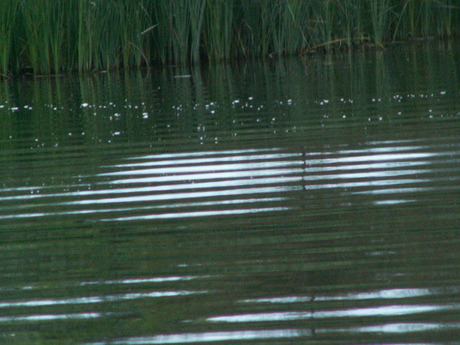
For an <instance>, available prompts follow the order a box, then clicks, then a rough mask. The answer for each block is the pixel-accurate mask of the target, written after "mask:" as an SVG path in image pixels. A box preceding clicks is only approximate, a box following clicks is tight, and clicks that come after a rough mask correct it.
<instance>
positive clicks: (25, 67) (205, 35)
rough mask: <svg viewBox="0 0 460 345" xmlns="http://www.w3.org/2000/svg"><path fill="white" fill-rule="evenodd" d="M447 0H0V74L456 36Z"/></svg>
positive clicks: (453, 4)
mask: <svg viewBox="0 0 460 345" xmlns="http://www.w3.org/2000/svg"><path fill="white" fill-rule="evenodd" d="M459 6H460V4H459V3H458V2H457V1H455V0H249V1H248V0H0V8H1V11H0V75H8V74H14V73H17V72H21V71H31V72H32V73H34V74H56V73H62V72H68V71H75V70H77V71H103V70H108V69H118V68H139V67H143V66H150V65H152V64H155V63H157V64H158V63H159V64H168V63H197V62H199V61H201V60H202V59H208V60H210V61H220V60H225V59H232V58H239V57H251V58H252V57H258V56H269V57H275V56H279V55H288V54H296V53H302V52H306V51H310V50H327V51H329V50H336V49H345V48H346V49H351V48H353V47H355V46H360V45H363V44H367V43H375V44H377V45H378V46H382V47H383V46H384V45H385V44H386V43H387V42H392V41H395V40H408V39H409V40H410V39H416V40H419V39H427V38H433V37H442V38H447V37H455V36H456V35H458V33H459V31H460V8H459Z"/></svg>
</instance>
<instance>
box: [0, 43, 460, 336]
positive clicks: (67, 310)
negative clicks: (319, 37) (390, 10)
mask: <svg viewBox="0 0 460 345" xmlns="http://www.w3.org/2000/svg"><path fill="white" fill-rule="evenodd" d="M459 52H460V50H459V49H458V47H455V46H454V47H449V46H441V45H420V46H410V47H399V46H395V47H391V48H389V49H388V50H386V51H383V52H382V51H380V52H374V51H368V52H364V53H354V54H351V55H348V54H345V55H334V56H311V57H306V58H295V59H286V60H280V61H267V62H259V63H256V62H254V63H250V62H246V63H240V64H233V65H225V64H222V65H218V66H213V67H206V66H204V67H203V68H201V69H188V68H186V67H175V66H172V67H167V68H164V69H160V70H155V69H152V70H150V71H141V72H130V73H124V74H123V73H105V74H104V73H102V74H93V75H85V76H82V77H77V76H65V77H59V78H30V79H27V78H23V79H17V80H13V81H8V82H5V81H4V82H2V84H0V121H1V125H0V149H1V150H0V163H1V164H0V175H1V179H0V260H1V262H2V265H1V266H0V342H1V343H5V344H88V345H90V344H91V345H96V344H97V345H105V344H107V345H108V344H189V343H192V344H199V343H222V344H243V343H244V344H453V343H456V342H457V341H458V340H459V339H460V336H459V335H460V269H459V262H460V228H459V225H460V205H459V202H460V135H459V133H460V80H459V78H460V76H459V74H460V69H459V64H460V63H459V61H460V53H459Z"/></svg>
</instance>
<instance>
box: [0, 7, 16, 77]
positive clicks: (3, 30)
mask: <svg viewBox="0 0 460 345" xmlns="http://www.w3.org/2000/svg"><path fill="white" fill-rule="evenodd" d="M0 8H2V11H1V13H2V14H1V18H0V76H6V75H7V74H8V72H9V67H10V55H11V52H12V49H13V40H12V33H13V28H14V25H15V18H16V11H17V2H15V1H9V0H0Z"/></svg>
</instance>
